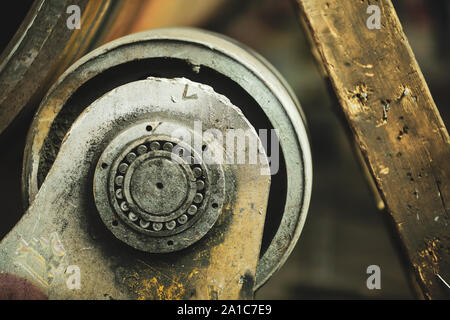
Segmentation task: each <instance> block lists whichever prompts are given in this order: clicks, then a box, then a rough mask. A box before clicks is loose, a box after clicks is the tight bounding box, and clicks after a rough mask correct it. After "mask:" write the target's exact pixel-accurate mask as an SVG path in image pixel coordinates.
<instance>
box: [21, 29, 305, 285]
mask: <svg viewBox="0 0 450 320" xmlns="http://www.w3.org/2000/svg"><path fill="white" fill-rule="evenodd" d="M181 47H183V48H185V49H186V50H180V48H181ZM187 49H189V50H187ZM106 54H107V55H108V59H106V58H105V56H106ZM160 57H169V58H176V59H181V60H185V61H188V62H189V63H190V64H192V65H193V66H195V67H197V68H198V67H199V68H201V67H202V66H206V67H210V68H211V69H214V70H215V71H217V72H219V73H221V74H223V75H225V76H226V77H228V78H229V79H231V80H232V81H234V82H235V83H237V84H238V85H239V86H240V87H242V88H243V89H244V90H245V91H246V92H247V93H248V94H250V95H251V96H252V97H253V98H254V99H255V100H256V102H257V103H258V104H259V106H260V107H261V109H262V110H263V111H264V113H265V114H266V115H267V117H268V118H269V120H270V122H271V123H272V126H273V127H274V128H277V129H278V135H279V136H280V137H281V139H280V145H281V149H282V152H283V154H284V157H285V161H286V171H287V172H286V175H287V187H288V191H287V195H286V203H285V210H284V213H283V218H282V221H281V224H280V228H279V229H278V231H277V233H276V235H275V237H274V238H273V239H272V242H271V244H270V246H269V248H268V250H267V251H266V252H265V253H264V255H263V256H262V257H261V259H260V261H259V264H258V268H257V274H256V283H255V289H258V288H259V287H261V286H262V285H263V284H264V283H265V282H266V281H267V280H268V279H269V278H270V277H271V276H272V275H273V274H274V273H275V272H276V271H277V270H278V269H280V268H281V266H282V265H283V264H284V262H285V261H286V259H287V258H288V256H289V255H290V253H291V252H292V250H293V248H294V246H295V244H296V242H297V240H298V238H299V236H300V233H301V231H302V229H303V225H304V223H305V219H306V215H307V211H308V208H309V202H310V198H311V190H312V158H311V150H310V145H309V140H308V132H307V127H306V123H305V119H304V117H303V115H302V113H301V111H300V110H301V107H300V104H299V103H298V101H297V99H296V98H295V96H294V95H293V93H292V90H290V89H289V87H288V85H287V84H286V82H285V81H284V80H282V77H281V76H280V75H279V74H278V73H277V72H275V71H274V68H273V67H271V66H270V64H269V63H268V62H267V61H265V60H264V59H263V58H261V57H260V56H259V55H258V54H256V53H254V52H253V51H252V50H250V49H248V48H244V47H243V46H240V45H237V44H236V43H235V42H234V41H230V40H228V39H227V38H225V37H223V36H220V35H216V34H214V33H212V32H207V31H206V32H205V31H202V30H198V29H192V28H165V29H154V30H150V31H145V32H141V33H137V34H133V35H129V36H126V37H123V38H120V39H118V40H115V41H113V42H111V43H108V44H106V45H104V46H102V47H100V48H98V49H96V50H94V51H92V52H90V53H89V54H87V55H86V56H84V57H83V58H81V59H80V60H78V61H77V62H76V63H75V64H74V65H72V66H71V67H70V68H69V69H68V70H67V71H66V72H65V73H64V74H63V75H62V76H61V77H60V79H59V80H58V81H57V82H56V83H55V84H54V86H53V87H52V89H51V90H50V91H49V93H48V95H47V96H46V98H45V99H44V100H43V103H42V104H41V107H40V109H39V111H38V114H37V116H36V117H35V119H39V118H40V117H41V116H42V115H43V114H45V115H46V122H45V123H43V122H41V123H40V122H39V121H37V120H35V121H34V122H33V124H32V127H31V129H30V133H29V136H28V141H29V143H28V144H27V149H26V157H25V160H24V175H23V177H24V188H25V196H26V197H27V195H28V198H29V199H33V197H34V195H35V194H36V193H37V190H38V186H37V170H38V167H39V155H37V154H36V153H38V152H39V150H40V149H41V148H42V144H43V137H45V136H46V135H47V134H48V132H49V130H50V126H49V124H50V123H51V121H52V119H51V118H53V119H54V118H55V117H56V115H57V114H58V112H59V111H60V110H61V108H62V107H63V105H64V104H65V102H67V100H68V99H69V98H70V97H71V95H72V94H73V93H74V91H75V90H76V88H78V87H79V86H81V85H82V84H84V83H86V82H87V81H88V80H89V79H92V78H93V77H94V76H95V75H97V74H100V73H102V72H103V71H105V70H108V69H109V68H111V67H114V66H117V65H120V64H123V63H126V62H129V61H135V60H142V59H149V58H160ZM94 65H95V67H93V66H94ZM89 68H91V70H95V71H94V72H92V71H91V72H84V70H87V69H89ZM61 87H66V88H65V89H62V88H61ZM46 105H47V106H46ZM48 105H51V108H52V111H51V112H49V107H48ZM37 132H39V134H37ZM33 153H34V154H33Z"/></svg>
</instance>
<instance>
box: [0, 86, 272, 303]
mask: <svg viewBox="0 0 450 320" xmlns="http://www.w3.org/2000/svg"><path fill="white" fill-rule="evenodd" d="M60 84H61V83H60ZM59 88H60V87H59V86H56V87H54V89H53V90H52V91H51V92H50V93H49V96H48V97H47V99H49V98H51V97H52V96H53V95H55V94H57V92H58V89H59ZM169 88H170V92H171V94H170V95H167V94H164V93H165V92H166V90H168V89H169ZM186 88H187V89H188V92H189V97H191V99H183V97H186V95H185V94H184V93H185V92H186ZM157 93H161V95H158V99H156V100H155V99H153V95H154V94H157ZM194 97H195V98H194ZM46 101H48V100H46ZM199 101H207V102H209V101H211V102H213V104H209V103H207V104H203V107H202V108H200V109H199V104H198V102H199ZM173 119H184V126H185V127H186V128H187V129H188V130H194V129H195V128H194V125H195V121H196V120H197V119H201V120H202V125H203V129H204V130H209V129H215V130H218V132H221V133H222V134H225V133H226V132H227V129H228V128H229V127H231V126H233V127H234V128H236V129H239V130H245V131H246V132H249V133H250V135H251V136H252V137H254V138H256V139H258V137H257V134H256V131H255V130H254V128H252V127H251V125H250V123H249V122H248V121H247V120H246V119H245V117H243V115H242V113H241V112H240V110H239V109H238V108H237V107H235V106H234V105H232V104H231V103H230V101H229V100H228V99H227V98H225V97H223V96H220V95H219V94H217V93H215V92H214V91H213V89H212V88H209V87H207V86H205V85H200V84H198V83H194V82H191V81H189V80H186V79H171V80H164V79H154V78H152V79H147V80H141V81H137V82H132V83H129V84H126V85H123V86H120V87H117V88H115V89H114V90H111V91H110V92H108V93H107V94H105V95H104V96H102V97H101V98H100V99H98V100H96V101H95V102H94V103H92V104H91V105H90V106H89V107H88V108H87V109H86V110H85V111H84V112H83V113H82V114H81V115H80V117H79V118H78V119H77V120H76V121H75V123H74V124H73V125H72V127H71V129H70V130H69V132H68V134H67V135H66V137H65V139H64V142H63V144H62V146H61V148H60V151H59V153H58V156H57V158H56V160H55V162H54V165H53V166H52V169H51V170H50V172H49V174H48V176H47V178H46V180H45V182H44V183H43V185H42V187H41V189H40V190H39V193H38V194H37V196H36V198H35V200H34V201H33V203H32V204H31V206H30V207H29V208H28V210H27V213H26V214H25V216H24V217H23V218H22V220H21V221H20V222H19V223H18V224H17V225H16V227H15V228H14V229H13V230H12V231H11V232H10V233H9V234H8V235H7V236H6V238H4V239H3V240H2V242H1V243H0V272H7V273H9V274H14V275H16V276H19V277H22V278H25V279H27V280H28V281H31V282H32V283H33V284H34V285H35V286H37V287H38V288H39V289H40V291H42V292H43V293H44V294H45V295H46V296H47V297H48V298H49V299H110V298H112V299H237V298H244V299H245V298H251V297H252V295H253V286H254V281H255V272H256V266H257V262H258V257H259V250H260V243H261V236H262V232H263V226H264V218H265V209H266V206H267V200H268V193H269V187H270V176H269V175H262V174H261V172H262V170H267V169H268V162H267V157H266V156H265V154H264V151H263V149H259V153H260V154H259V155H260V157H259V159H260V163H259V164H247V163H245V164H223V165H222V168H223V173H224V194H225V197H224V200H223V204H222V206H221V207H220V208H218V210H219V218H218V220H217V221H216V223H215V224H214V226H213V227H212V228H211V229H210V230H209V232H207V234H206V235H205V236H204V237H203V238H202V239H200V240H199V241H197V242H196V243H194V244H192V245H191V246H190V247H188V248H186V249H184V250H181V251H179V252H177V253H176V254H174V253H170V254H149V253H143V252H140V251H138V250H135V249H133V248H131V247H130V246H128V245H126V244H123V243H122V242H121V241H118V240H115V238H114V236H113V235H112V234H111V233H110V231H109V230H108V229H107V228H106V227H105V226H104V224H103V222H102V221H101V220H100V219H99V217H98V213H97V210H96V207H95V204H94V202H95V200H94V198H95V196H94V194H93V192H92V187H93V176H94V174H95V171H96V170H98V169H99V168H98V167H97V163H98V160H99V159H100V157H104V158H102V160H103V159H109V158H108V155H106V154H103V152H104V151H105V150H108V146H110V145H111V144H112V143H114V141H117V140H116V139H118V138H119V137H120V136H121V135H120V132H124V130H127V128H130V127H131V128H132V129H131V130H139V129H143V130H144V131H145V134H144V135H146V136H147V137H148V138H149V139H151V138H152V135H153V134H155V137H157V138H158V141H162V140H160V139H161V136H160V135H158V133H157V130H158V129H157V128H158V124H159V123H160V122H163V123H165V122H168V123H170V121H173ZM140 124H146V126H151V127H152V130H150V131H147V130H145V128H146V126H142V127H140ZM257 141H259V140H257ZM204 142H205V143H206V144H207V145H214V144H215V143H218V142H216V138H214V137H212V136H209V138H208V140H206V138H205V140H204ZM258 143H260V142H258ZM154 146H155V144H154ZM224 148H225V150H224V151H225V152H226V153H227V154H233V155H234V154H235V153H237V152H243V151H245V155H246V157H247V156H248V155H249V151H248V150H249V149H250V148H245V149H241V150H237V149H236V150H234V149H230V148H229V147H228V145H227V146H224ZM141 149H143V148H141ZM166 149H168V148H167V147H166ZM194 149H196V148H194ZM112 150H113V151H114V148H113V149H112ZM196 150H197V149H196ZM141 151H142V150H141ZM102 154H103V156H102ZM132 158H134V157H133V156H131V157H129V159H132ZM137 159H138V158H136V159H135V160H137ZM110 165H111V164H110ZM197 171H198V170H197ZM263 172H264V171H263ZM197 176H198V173H197ZM250 221H251V223H250ZM230 261H232V262H233V263H229V262H230ZM74 267H76V268H78V269H79V270H80V272H81V285H80V288H79V289H73V288H71V287H70V286H69V285H68V283H69V282H70V281H69V280H70V271H68V270H72V269H73V268H74Z"/></svg>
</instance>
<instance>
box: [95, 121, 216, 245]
mask: <svg viewBox="0 0 450 320" xmlns="http://www.w3.org/2000/svg"><path fill="white" fill-rule="evenodd" d="M177 125H178V130H180V128H179V124H172V123H167V122H166V123H161V122H159V123H158V124H157V125H156V126H155V129H153V126H151V125H148V124H146V123H141V124H138V125H136V126H133V127H132V128H130V129H127V130H125V131H124V132H122V133H121V134H119V135H118V137H116V138H115V139H113V141H112V142H111V143H110V144H109V145H108V146H107V148H106V149H105V151H104V152H103V155H102V156H101V158H100V160H99V162H98V165H97V169H96V172H95V177H94V190H95V201H96V204H97V207H98V209H99V212H100V216H101V218H102V219H103V221H104V223H105V224H106V226H107V227H108V228H109V229H110V230H111V231H112V232H113V234H114V235H115V236H116V237H117V238H119V239H120V240H122V241H124V242H125V243H127V244H129V245H130V246H132V247H134V248H136V249H140V250H143V251H147V252H171V251H176V250H180V249H183V248H186V247H188V246H190V245H191V244H193V243H194V242H196V241H197V240H199V239H200V238H201V237H202V236H204V235H205V234H206V233H207V232H208V230H209V229H210V228H211V227H212V226H213V225H214V223H215V221H216V220H217V218H218V216H219V212H220V208H221V205H222V202H223V194H224V177H223V170H222V168H221V166H220V165H219V164H212V165H206V164H205V163H210V162H208V161H205V158H208V156H207V155H205V156H204V155H202V150H199V151H196V150H195V149H194V148H193V147H191V146H189V145H188V144H186V143H184V142H182V141H180V140H177V139H175V138H173V137H170V136H169V135H168V134H167V133H169V132H171V131H172V130H173V128H174V127H175V126H177ZM185 130H187V131H188V132H189V129H187V128H185ZM139 135H140V137H137V136H139ZM211 179H213V180H211ZM211 181H214V183H213V184H212V183H211ZM188 229H191V230H190V234H189V235H188V234H186V230H188ZM181 233H182V234H181Z"/></svg>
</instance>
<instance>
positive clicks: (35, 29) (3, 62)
mask: <svg viewBox="0 0 450 320" xmlns="http://www.w3.org/2000/svg"><path fill="white" fill-rule="evenodd" d="M70 5H77V6H79V8H80V9H81V13H82V16H81V28H80V29H74V30H71V29H69V28H68V27H67V25H66V23H67V18H68V16H69V15H68V14H67V13H66V9H67V7H68V6H70ZM114 10H117V4H116V2H115V1H110V0H102V1H88V0H67V1H66V0H64V1H60V0H36V1H35V2H34V4H33V6H32V8H31V9H30V11H29V13H28V15H27V17H26V18H25V20H24V21H23V23H22V25H21V26H20V28H19V30H18V31H17V32H16V34H15V36H14V37H13V39H12V40H11V41H10V43H9V44H8V46H7V48H6V49H5V50H4V51H3V52H2V55H1V57H0V134H1V133H2V132H3V131H4V130H5V129H6V128H7V127H8V126H9V125H10V124H11V123H12V122H13V120H14V119H15V118H16V117H18V116H20V115H23V113H26V112H28V111H30V110H31V109H32V108H34V107H36V106H37V104H38V103H39V101H40V99H41V98H42V97H43V96H44V94H45V92H46V90H47V89H48V88H49V86H50V85H51V83H52V82H53V81H54V80H55V79H56V78H57V77H58V76H59V75H60V74H61V73H62V72H63V71H64V70H65V69H66V68H67V67H68V66H69V65H71V64H72V63H73V62H74V61H75V60H76V59H78V58H79V57H81V56H82V55H83V54H85V53H86V51H87V50H88V49H89V48H92V45H93V44H94V42H95V41H94V40H95V38H96V37H99V32H100V30H101V27H102V25H103V24H104V23H105V22H106V20H107V18H108V17H112V16H113V12H114ZM97 40H98V39H97Z"/></svg>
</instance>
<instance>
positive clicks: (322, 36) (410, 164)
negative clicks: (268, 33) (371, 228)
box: [295, 0, 450, 298]
mask: <svg viewBox="0 0 450 320" xmlns="http://www.w3.org/2000/svg"><path fill="white" fill-rule="evenodd" d="M295 2H296V4H297V8H298V14H299V17H300V21H301V22H302V24H303V25H304V27H305V30H306V33H307V34H308V36H309V37H310V40H311V42H312V44H313V46H314V49H315V50H316V57H317V58H318V62H319V65H320V67H321V69H323V71H324V73H325V75H326V76H327V77H328V78H329V80H330V83H331V85H332V88H333V90H334V92H335V94H336V96H337V99H338V101H339V104H340V106H341V108H342V111H343V113H344V115H345V117H346V120H347V122H348V124H349V126H350V128H351V131H352V133H353V135H354V137H355V140H356V143H357V145H358V147H359V148H360V149H361V151H362V154H363V156H364V159H365V161H366V163H367V165H368V168H369V170H370V172H371V174H372V176H373V178H374V180H375V182H376V185H377V187H378V189H379V191H380V193H381V196H382V198H383V200H384V201H385V203H386V206H387V209H388V212H389V213H390V215H391V217H392V219H393V221H394V223H395V226H396V228H397V230H398V233H399V236H400V239H401V241H402V243H403V245H404V248H405V249H406V253H407V256H408V258H409V260H410V262H411V265H412V267H413V269H414V272H415V275H416V278H417V280H418V282H419V284H420V287H421V289H422V291H423V294H424V297H426V298H448V297H450V289H449V288H448V287H447V286H446V285H445V283H444V281H446V282H447V283H449V282H450V234H449V223H450V219H449V218H450V208H449V207H450V184H449V181H450V163H449V161H450V139H449V135H448V132H447V130H446V128H445V126H444V123H443V121H442V119H441V117H440V115H439V111H438V109H437V107H436V105H435V103H434V101H433V98H432V96H431V93H430V91H429V89H428V87H427V84H426V82H425V79H424V77H423V75H422V72H421V71H420V68H419V66H418V64H417V62H416V59H415V57H414V54H413V52H412V50H411V48H410V46H409V44H408V40H407V38H406V36H405V34H404V33H403V30H402V27H401V24H400V21H399V19H398V17H397V15H396V12H395V9H394V7H393V5H392V3H391V1H390V0H371V1H370V0H369V1H368V0H339V1H338V0H296V1H295ZM369 5H377V6H378V7H379V8H380V9H381V28H380V29H373V30H369V28H368V27H367V25H366V21H367V19H368V18H369V17H370V14H367V13H366V12H367V8H368V6H369ZM374 263H376V262H374ZM381 268H382V266H381Z"/></svg>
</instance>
